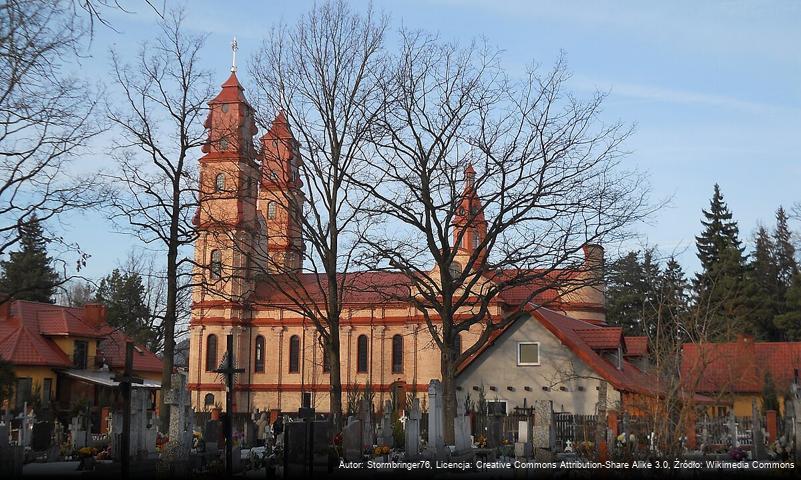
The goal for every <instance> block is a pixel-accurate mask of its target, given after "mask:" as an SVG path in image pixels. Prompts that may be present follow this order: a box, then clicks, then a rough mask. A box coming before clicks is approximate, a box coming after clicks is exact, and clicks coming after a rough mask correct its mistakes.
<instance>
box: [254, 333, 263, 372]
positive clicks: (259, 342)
mask: <svg viewBox="0 0 801 480" xmlns="http://www.w3.org/2000/svg"><path fill="white" fill-rule="evenodd" d="M253 363H254V365H255V370H256V371H257V372H263V371H264V337H262V336H261V335H259V336H258V337H256V359H255V362H253Z"/></svg>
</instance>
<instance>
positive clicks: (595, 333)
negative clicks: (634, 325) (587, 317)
mask: <svg viewBox="0 0 801 480" xmlns="http://www.w3.org/2000/svg"><path fill="white" fill-rule="evenodd" d="M575 332H576V333H577V334H578V336H579V337H580V338H581V339H582V340H583V341H584V343H586V344H587V345H589V347H590V348H592V349H593V350H617V349H618V347H620V346H622V343H621V340H622V339H623V328H621V327H606V328H600V329H599V328H582V329H577V330H576V331H575Z"/></svg>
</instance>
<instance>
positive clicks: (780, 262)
mask: <svg viewBox="0 0 801 480" xmlns="http://www.w3.org/2000/svg"><path fill="white" fill-rule="evenodd" d="M773 248H774V252H775V253H774V257H775V259H776V260H775V261H776V270H777V272H776V275H777V277H778V281H779V288H780V293H781V294H782V295H783V294H784V293H785V292H786V291H787V289H788V288H790V285H791V284H792V282H793V277H794V276H795V275H796V274H797V273H798V272H799V269H798V262H796V259H795V247H794V246H793V243H792V233H791V232H790V228H789V227H788V226H787V213H786V212H785V211H784V208H782V207H779V209H778V210H776V230H775V231H774V232H773Z"/></svg>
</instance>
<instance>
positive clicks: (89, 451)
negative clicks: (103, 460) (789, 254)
mask: <svg viewBox="0 0 801 480" xmlns="http://www.w3.org/2000/svg"><path fill="white" fill-rule="evenodd" d="M95 455H97V449H96V448H93V447H83V448H81V449H80V450H78V456H79V457H81V458H86V457H94V456H95Z"/></svg>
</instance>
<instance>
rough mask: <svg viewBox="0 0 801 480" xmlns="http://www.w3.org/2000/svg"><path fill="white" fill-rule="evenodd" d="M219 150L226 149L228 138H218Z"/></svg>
mask: <svg viewBox="0 0 801 480" xmlns="http://www.w3.org/2000/svg"><path fill="white" fill-rule="evenodd" d="M220 150H221V151H224V150H228V140H226V139H224V138H223V139H221V140H220Z"/></svg>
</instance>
